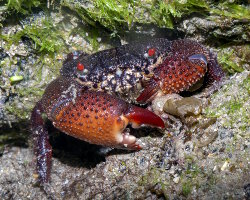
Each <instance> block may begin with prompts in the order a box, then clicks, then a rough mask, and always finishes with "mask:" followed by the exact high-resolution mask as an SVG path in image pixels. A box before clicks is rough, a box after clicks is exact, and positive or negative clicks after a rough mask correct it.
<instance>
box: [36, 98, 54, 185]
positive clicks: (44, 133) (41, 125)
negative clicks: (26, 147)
mask: <svg viewBox="0 0 250 200" xmlns="http://www.w3.org/2000/svg"><path fill="white" fill-rule="evenodd" d="M42 114H43V108H42V105H41V102H38V103H37V104H36V106H35V108H34V109H33V111H32V114H31V130H32V136H33V139H34V151H35V155H36V166H37V172H38V175H39V181H40V182H41V183H46V182H48V181H49V177H50V172H51V157H52V148H51V145H50V144H49V135H48V130H47V127H46V124H45V121H44V119H43V117H42Z"/></svg>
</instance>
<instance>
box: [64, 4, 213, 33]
mask: <svg viewBox="0 0 250 200" xmlns="http://www.w3.org/2000/svg"><path fill="white" fill-rule="evenodd" d="M61 3H62V5H64V6H66V7H68V8H70V9H71V10H74V11H76V12H77V14H78V15H79V16H80V17H81V18H82V19H83V20H84V21H85V22H87V23H88V24H90V25H92V26H97V25H101V26H103V27H105V28H107V29H108V30H111V31H122V30H124V28H125V29H130V28H131V27H132V26H133V24H135V23H141V24H149V23H153V24H156V25H158V26H159V27H166V28H174V23H175V22H174V19H175V18H180V17H182V16H183V15H187V14H191V13H194V12H201V11H204V10H206V9H207V8H208V4H207V3H206V2H205V1H197V0H186V1H177V0H174V1H167V2H166V1H160V0H147V1H145V2H142V1H131V0H119V1H112V0H94V1H92V2H91V3H90V2H89V3H90V5H91V6H89V4H87V5H83V4H81V3H80V2H74V3H72V2H71V1H69V0H63V1H62V2H61Z"/></svg>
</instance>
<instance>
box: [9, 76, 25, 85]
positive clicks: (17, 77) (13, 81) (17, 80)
mask: <svg viewBox="0 0 250 200" xmlns="http://www.w3.org/2000/svg"><path fill="white" fill-rule="evenodd" d="M21 80H23V76H17V75H16V76H12V77H10V82H11V83H12V84H13V83H17V82H19V81H21Z"/></svg>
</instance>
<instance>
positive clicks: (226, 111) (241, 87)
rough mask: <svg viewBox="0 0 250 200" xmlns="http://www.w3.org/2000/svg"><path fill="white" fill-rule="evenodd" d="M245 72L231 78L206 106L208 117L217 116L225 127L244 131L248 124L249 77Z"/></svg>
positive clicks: (249, 115) (249, 116)
mask: <svg viewBox="0 0 250 200" xmlns="http://www.w3.org/2000/svg"><path fill="white" fill-rule="evenodd" d="M247 74H248V73H247V72H245V73H244V75H243V74H240V75H238V76H237V77H235V79H236V80H234V79H232V80H231V82H230V83H228V84H227V85H225V86H224V87H223V88H222V89H221V90H220V91H219V92H217V93H215V94H214V95H213V96H212V97H211V105H210V106H209V107H208V108H206V110H205V114H206V116H208V117H217V118H218V119H219V120H220V123H221V124H222V126H224V127H225V128H237V129H239V130H240V131H243V132H244V131H246V130H247V127H249V126H250V124H249V118H250V114H249V110H248V109H249V99H250V93H249V88H250V77H249V74H248V75H247Z"/></svg>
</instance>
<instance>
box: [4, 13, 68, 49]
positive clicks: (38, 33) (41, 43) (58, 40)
mask: <svg viewBox="0 0 250 200" xmlns="http://www.w3.org/2000/svg"><path fill="white" fill-rule="evenodd" d="M25 37H26V38H29V39H30V40H31V41H33V44H34V45H33V48H34V49H35V50H37V51H38V52H40V53H42V52H43V53H55V52H58V51H59V50H60V51H62V50H64V46H65V45H64V40H63V35H62V34H61V33H60V31H59V30H58V27H56V26H54V24H53V22H52V20H51V19H50V18H49V17H46V18H44V19H42V20H41V21H38V20H37V21H34V22H33V23H31V24H25V25H24V26H23V29H22V30H20V31H18V32H16V33H14V34H3V33H2V34H0V38H1V39H3V40H5V41H6V42H7V43H8V46H11V45H12V44H13V43H14V44H17V43H18V42H19V41H20V40H21V39H23V38H25Z"/></svg>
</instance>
